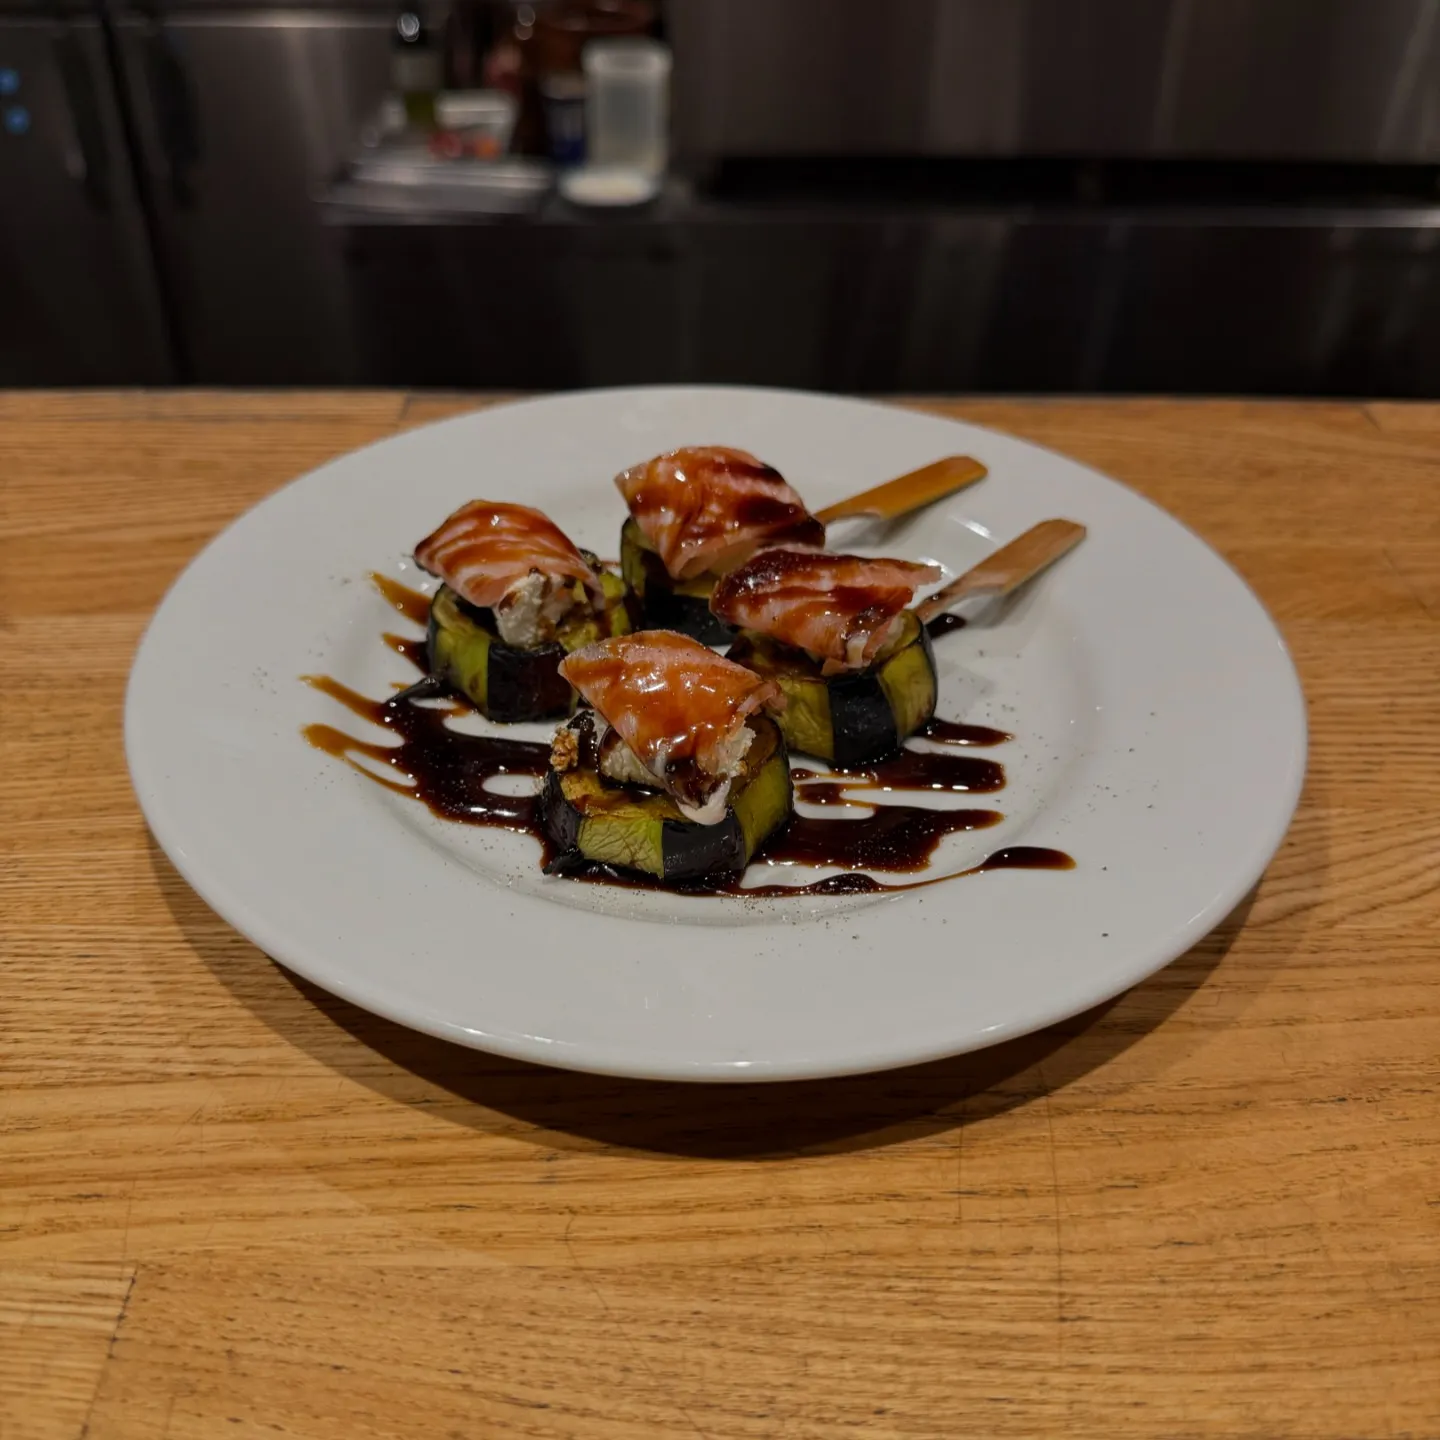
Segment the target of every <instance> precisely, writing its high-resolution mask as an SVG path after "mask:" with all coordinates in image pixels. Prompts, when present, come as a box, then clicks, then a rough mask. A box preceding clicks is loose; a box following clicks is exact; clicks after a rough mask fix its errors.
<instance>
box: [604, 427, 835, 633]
mask: <svg viewBox="0 0 1440 1440" xmlns="http://www.w3.org/2000/svg"><path fill="white" fill-rule="evenodd" d="M615 484H616V485H617V486H618V487H619V490H620V493H621V494H622V495H623V496H624V497H625V503H626V504H627V505H628V506H629V507H630V518H629V519H628V520H627V521H626V522H625V526H624V528H623V529H622V530H621V532H620V569H621V574H622V575H623V576H624V577H625V582H626V584H628V585H629V587H630V589H631V591H632V593H633V594H634V595H635V597H636V600H637V602H638V603H639V605H640V607H641V611H642V614H643V617H644V623H645V624H646V625H648V626H655V627H664V628H669V629H673V630H678V631H680V632H682V633H683V634H686V635H690V636H692V637H693V638H694V639H697V640H701V641H703V642H704V643H706V644H708V645H723V644H725V643H726V642H727V641H728V640H729V639H730V638H731V634H732V632H731V630H730V628H729V626H727V625H725V624H724V623H723V622H722V621H721V620H720V619H718V618H717V617H716V616H715V615H714V614H712V612H711V610H710V605H709V601H710V592H711V591H712V590H713V589H714V587H715V582H716V580H717V579H718V578H719V577H720V576H721V575H723V574H724V573H726V571H728V570H732V569H734V567H735V566H737V565H739V564H741V563H742V562H743V561H745V560H748V559H749V558H750V556H751V555H753V554H754V553H755V551H756V550H757V548H759V547H760V546H762V545H769V544H776V543H779V542H782V541H783V542H785V543H787V544H790V545H802V546H803V545H814V546H817V547H818V546H822V545H824V543H825V527H824V526H823V525H822V524H821V523H820V521H818V520H817V519H815V517H814V516H813V515H811V514H810V512H809V511H808V510H807V509H806V507H805V502H804V501H803V500H802V499H801V498H800V496H799V495H798V494H797V493H796V492H795V491H794V490H793V489H792V488H791V487H790V486H789V485H788V484H786V482H785V480H784V478H783V477H782V476H781V474H780V472H779V471H778V470H776V469H774V468H773V467H772V466H769V465H766V464H764V463H763V462H762V461H760V460H757V459H756V458H755V456H753V455H751V454H749V453H747V452H746V451H744V450H732V449H729V448H727V447H724V446H718V445H690V446H685V447H684V448H682V449H679V450H671V451H669V452H668V453H667V454H664V455H657V456H656V457H655V458H654V459H652V460H647V461H645V462H644V463H643V464H641V465H635V466H632V467H631V468H630V469H628V470H625V471H622V472H621V473H620V474H619V475H617V476H616V477H615Z"/></svg>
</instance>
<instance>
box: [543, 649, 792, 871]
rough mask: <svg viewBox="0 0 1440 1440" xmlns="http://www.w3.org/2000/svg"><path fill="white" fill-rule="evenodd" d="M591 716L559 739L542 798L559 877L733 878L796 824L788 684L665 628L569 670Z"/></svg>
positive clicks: (582, 654)
mask: <svg viewBox="0 0 1440 1440" xmlns="http://www.w3.org/2000/svg"><path fill="white" fill-rule="evenodd" d="M560 672H561V674H562V675H563V676H564V677H565V678H566V680H567V681H568V682H569V683H570V684H572V685H573V686H574V687H575V688H576V690H578V691H579V692H580V694H581V695H582V696H583V697H584V699H585V700H587V701H588V702H589V704H590V705H591V706H592V707H593V710H582V711H581V712H580V713H579V714H578V715H576V716H575V718H574V719H573V720H571V721H570V722H569V723H568V724H567V725H565V726H563V727H562V728H561V729H560V731H559V732H558V733H557V735H556V737H555V743H554V747H553V749H552V751H551V762H550V770H549V773H548V774H547V775H546V778H545V783H544V788H543V789H542V792H541V797H540V813H541V821H542V824H543V826H544V828H545V831H546V834H547V835H548V836H549V838H550V840H551V842H552V843H553V844H554V846H555V847H556V850H557V852H558V853H557V857H556V860H555V861H554V862H553V863H552V865H551V867H550V868H551V869H552V870H555V871H565V870H577V869H583V868H585V867H587V866H591V865H606V866H615V867H619V868H622V869H629V870H639V871H643V872H645V873H646V874H649V875H653V876H656V877H658V878H660V879H663V880H667V881H672V880H684V879H692V878H694V879H698V878H700V877H704V876H713V875H720V874H727V873H738V872H739V871H741V870H743V869H744V868H745V866H746V865H747V864H748V863H749V860H750V858H751V856H752V855H754V853H755V851H756V850H757V849H758V848H759V846H760V845H761V844H762V843H763V842H764V841H765V840H766V839H767V838H768V837H769V836H770V835H771V834H772V833H773V832H774V831H776V830H777V829H779V828H780V827H781V826H783V825H784V824H785V823H786V822H787V821H788V820H789V818H790V815H791V813H792V810H793V797H792V788H791V782H790V766H789V760H788V757H787V755H786V750H785V742H784V740H783V738H782V736H781V733H780V731H779V729H778V727H777V726H776V724H775V721H774V720H773V719H772V718H771V715H772V713H773V712H774V711H776V710H779V709H782V708H783V707H784V704H785V697H784V695H783V694H782V692H781V690H780V688H779V687H778V686H777V685H775V684H774V683H772V682H771V681H769V680H766V679H764V678H762V677H760V676H758V675H756V674H755V673H754V672H753V671H751V670H747V669H746V668H744V667H743V666H741V665H736V664H734V663H733V662H731V661H729V660H726V659H724V658H722V657H721V656H719V655H716V654H715V653H714V652H713V651H711V650H707V649H706V648H705V646H703V645H701V644H700V643H699V642H698V641H696V640H692V639H690V638H689V637H687V636H684V635H680V634H676V633H675V632H673V631H666V630H648V631H641V632H639V633H638V634H634V635H629V636H623V637H620V638H617V639H611V640H602V641H599V642H598V643H596V644H593V645H588V646H586V647H585V648H584V649H583V650H577V651H576V652H575V653H574V654H573V655H570V656H568V657H567V658H566V659H565V660H564V661H562V662H561V665H560Z"/></svg>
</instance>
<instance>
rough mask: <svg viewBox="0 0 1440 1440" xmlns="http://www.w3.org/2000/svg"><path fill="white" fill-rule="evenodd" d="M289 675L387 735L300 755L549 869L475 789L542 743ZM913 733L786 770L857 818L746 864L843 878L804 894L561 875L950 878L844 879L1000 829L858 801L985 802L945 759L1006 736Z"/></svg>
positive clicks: (974, 773)
mask: <svg viewBox="0 0 1440 1440" xmlns="http://www.w3.org/2000/svg"><path fill="white" fill-rule="evenodd" d="M371 578H372V579H373V581H374V583H375V586H376V588H377V589H378V590H379V591H380V593H381V594H382V595H383V596H384V597H385V599H386V600H388V601H389V602H390V603H391V604H392V605H393V606H394V607H395V608H396V609H397V610H398V611H400V613H401V614H403V615H405V616H406V617H407V618H408V619H411V620H414V621H415V622H416V623H418V624H424V623H425V621H426V618H427V616H428V613H429V599H428V598H427V597H426V596H424V595H422V594H420V593H419V592H418V591H415V590H411V589H410V588H409V587H407V586H405V585H402V584H400V583H399V582H397V581H395V580H392V579H390V578H389V577H388V576H382V575H379V574H375V575H373V576H372V577H371ZM952 619H955V617H952V616H948V615H942V616H939V617H938V618H937V620H935V621H932V622H931V625H930V629H931V633H932V634H936V633H945V632H946V631H948V630H952V629H957V628H959V625H962V624H963V623H964V622H963V621H957V622H956V623H955V624H951V625H944V626H941V627H940V629H939V630H938V631H937V629H936V626H937V625H938V624H939V622H940V621H948V620H952ZM384 640H385V643H386V644H387V645H389V646H390V648H391V649H392V650H395V651H396V652H397V653H399V654H401V655H403V656H405V658H406V659H407V660H409V661H410V662H411V663H413V664H414V665H415V666H416V667H417V668H418V669H420V670H421V671H422V672H423V671H424V670H425V668H426V659H425V644H424V641H423V640H416V639H407V638H406V637H404V636H400V635H392V634H388V633H387V634H386V635H385V636H384ZM302 678H303V679H304V680H305V681H306V683H308V684H310V685H312V686H314V687H315V689H317V690H319V691H320V692H321V693H322V694H325V695H328V696H330V698H331V699H333V700H336V701H338V702H339V703H340V704H341V705H344V706H345V707H346V709H348V710H350V711H351V713H353V714H355V715H358V716H359V717H360V718H362V719H364V720H367V721H369V722H370V723H372V724H374V725H377V726H379V727H381V728H382V729H384V730H386V731H388V732H389V735H390V736H391V737H392V743H385V742H382V741H367V740H360V739H357V738H356V737H355V736H353V735H348V734H346V733H345V732H344V731H342V730H339V729H336V728H335V727H334V726H332V725H325V724H313V725H307V726H306V727H305V729H304V732H303V733H304V736H305V739H306V740H307V741H309V743H310V744H311V745H313V746H315V747H316V748H317V749H319V750H323V751H324V752H325V753H326V754H329V755H333V756H335V757H337V758H338V759H341V760H343V761H345V762H346V763H347V764H349V765H351V766H353V767H354V768H355V769H357V770H358V771H359V772H360V773H361V774H362V775H364V776H366V778H367V779H369V780H371V781H373V782H374V783H375V784H377V785H382V786H384V787H385V788H387V789H389V790H393V791H395V792H396V793H397V794H401V795H405V796H408V797H411V798H413V799H416V800H419V801H421V802H422V803H423V804H425V805H427V806H428V807H429V808H430V810H431V811H433V812H434V813H435V814H436V815H438V816H440V817H441V818H442V819H445V820H451V821H457V822H459V823H461V824H466V825H480V826H490V827H493V828H498V829H504V830H512V831H516V832H519V833H521V834H526V835H533V836H534V837H535V838H536V839H537V840H539V841H540V844H541V847H542V849H543V850H544V851H545V854H544V856H543V859H544V860H545V861H548V860H549V859H550V858H552V857H551V856H550V854H549V850H550V845H549V842H548V841H547V840H546V838H545V836H544V833H543V830H542V827H541V825H540V817H539V814H538V801H537V797H536V796H534V795H505V794H502V793H500V792H499V791H497V790H494V789H491V788H490V786H489V785H488V784H487V781H489V780H491V779H492V778H494V777H496V776H500V775H524V776H532V777H535V778H536V779H539V778H540V777H542V776H543V775H544V774H545V772H546V769H547V767H548V765H549V758H550V747H549V746H548V745H547V744H541V743H537V742H535V741H528V740H512V739H508V738H505V737H499V736H494V735H466V734H462V733H461V732H459V731H457V730H454V729H452V728H451V727H450V726H449V725H448V724H447V723H446V722H447V720H449V719H452V718H454V717H456V716H457V715H461V714H464V713H465V712H466V709H467V707H466V706H464V705H463V704H459V703H455V702H454V701H453V697H451V700H452V703H451V704H449V705H445V704H443V703H442V704H439V705H437V704H435V703H434V702H436V701H443V700H444V699H446V698H447V697H448V696H449V692H448V691H447V690H446V689H445V687H444V686H443V685H442V684H441V682H439V681H438V680H434V679H431V678H429V677H427V678H425V679H422V680H420V681H418V682H417V683H416V684H414V685H412V686H410V687H409V688H408V689H405V690H402V691H401V692H400V693H399V694H397V695H393V696H391V697H390V698H388V699H385V700H371V699H369V698H368V697H366V696H364V695H360V694H358V693H357V692H355V691H354V690H352V689H350V688H349V687H348V686H346V685H342V684H341V683H340V682H339V681H337V680H334V679H332V678H330V677H329V676H322V675H307V676H304V677H302ZM917 733H918V734H919V735H921V736H923V737H924V738H926V739H928V740H931V741H934V742H937V743H939V744H940V745H941V746H943V747H945V748H942V749H940V750H914V749H906V750H903V751H901V753H900V754H898V755H895V756H892V757H891V758H890V759H888V760H882V761H879V762H877V763H876V764H873V765H869V766H866V767H865V768H863V769H859V770H853V771H823V772H821V771H815V770H810V769H806V768H803V767H798V766H797V767H796V768H795V769H794V770H793V772H792V774H793V778H794V780H795V786H796V796H797V798H798V799H800V800H802V801H804V802H806V803H807V804H811V805H816V806H824V807H827V808H828V807H834V808H841V809H844V808H857V809H862V810H864V811H865V813H864V814H862V815H859V816H854V817H849V816H846V817H840V816H836V817H834V818H831V817H830V816H807V815H799V814H797V815H795V816H794V817H793V818H792V819H791V821H790V823H789V824H788V825H787V826H786V827H785V829H784V830H783V831H781V832H780V834H779V835H777V836H775V837H772V839H771V840H769V841H768V842H767V843H766V844H765V845H764V846H763V847H762V848H761V850H760V851H759V853H758V854H757V855H756V857H755V860H754V862H752V863H753V864H755V865H762V866H788V865H805V866H839V867H844V869H845V870H846V872H847V873H844V874H840V875H832V876H829V877H827V878H826V879H823V880H816V881H813V882H812V883H810V884H806V885H784V884H760V885H753V884H752V885H743V884H742V883H741V880H742V877H741V876H738V875H734V876H721V877H716V878H714V879H704V880H699V881H685V882H681V883H679V884H676V883H673V882H671V883H666V884H662V883H661V882H660V881H658V880H656V879H654V878H652V877H650V876H647V875H639V874H635V873H633V872H628V871H619V870H616V869H613V868H612V867H609V866H601V865H597V866H594V867H592V868H591V869H589V870H587V871H584V872H581V873H580V874H578V875H571V876H569V877H567V878H570V879H574V880H579V881H581V882H582V883H585V882H589V883H602V884H608V885H620V886H625V887H627V888H632V889H654V890H672V891H678V892H679V893H681V894H686V895H745V896H756V897H758V896H794V895H856V894H869V893H874V892H880V891H888V890H907V889H912V888H915V887H916V886H918V885H931V884H935V883H936V882H937V881H939V880H942V879H950V878H953V877H952V876H948V875H947V876H933V877H931V878H929V879H919V880H909V881H905V882H903V883H900V884H888V883H886V882H884V881H881V880H877V879H875V878H874V877H873V876H871V875H867V874H861V873H856V872H859V871H862V870H878V871H881V872H882V873H892V874H897V875H898V874H916V873H917V872H920V871H923V870H924V868H925V866H926V865H927V864H928V863H929V861H930V858H931V856H932V855H933V853H934V851H935V849H936V847H937V846H938V845H939V843H940V841H941V839H942V838H943V837H944V836H946V835H951V834H956V833H959V832H964V831H970V830H980V829H985V828H988V827H989V826H992V825H996V824H998V823H999V822H1000V820H1001V819H1003V816H1002V815H1001V814H1000V813H999V812H998V811H995V810H989V809H970V808H953V809H951V808H932V807H929V806H918V805H903V804H884V803H880V804H871V803H870V802H869V801H868V800H867V799H865V798H864V797H865V792H866V791H871V790H874V791H881V792H888V791H897V790H929V791H947V792H952V793H993V792H995V791H997V790H999V789H1001V788H1002V787H1003V786H1004V783H1005V772H1004V769H1003V767H1002V766H1001V765H999V764H998V763H997V762H995V761H992V760H986V759H983V758H981V757H979V756H971V755H957V754H954V753H949V751H950V750H951V748H952V747H953V748H956V749H963V748H972V747H980V746H991V745H999V744H1002V743H1003V742H1004V741H1006V740H1009V739H1010V738H1011V737H1010V736H1009V735H1007V734H1006V733H1005V732H1004V731H1003V730H994V729H991V728H990V727H988V726H984V725H965V724H960V723H958V722H956V721H949V720H932V721H930V722H929V724H927V725H926V726H925V727H924V728H923V729H922V730H920V731H919V732H917ZM365 762H368V763H365ZM392 777H393V778H392ZM846 792H850V793H849V794H847V793H846ZM1074 863H1075V862H1074V861H1073V860H1072V859H1071V858H1070V857H1069V856H1068V855H1065V854H1063V853H1062V852H1060V851H1058V850H1047V849H1041V848H1038V847H1034V846H1028V845H1016V846H1010V847H1008V848H1006V849H1003V850H997V851H996V852H995V853H994V854H993V855H991V856H990V857H989V858H988V859H986V860H984V861H982V862H981V863H980V864H979V865H977V866H974V867H973V868H972V869H971V870H967V871H963V872H961V873H962V874H967V875H971V874H977V873H979V872H981V871H986V870H1001V869H1043V870H1066V869H1070V868H1072V867H1073V865H1074Z"/></svg>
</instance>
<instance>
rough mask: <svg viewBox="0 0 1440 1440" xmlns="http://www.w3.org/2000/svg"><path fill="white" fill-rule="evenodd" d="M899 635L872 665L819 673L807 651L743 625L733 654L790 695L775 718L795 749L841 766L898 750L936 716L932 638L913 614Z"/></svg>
mask: <svg viewBox="0 0 1440 1440" xmlns="http://www.w3.org/2000/svg"><path fill="white" fill-rule="evenodd" d="M902 618H903V623H902V626H901V629H900V632H899V633H898V634H897V635H896V637H895V638H894V639H893V640H892V641H890V642H889V644H887V645H886V646H885V648H884V649H883V650H881V652H880V653H879V655H877V656H876V658H875V661H874V663H873V664H872V665H870V666H869V667H868V668H867V669H865V670H861V671H859V672H858V673H855V674H846V675H831V676H828V677H827V676H825V675H822V674H821V671H820V665H819V663H818V662H817V661H815V660H812V659H811V658H810V656H808V655H807V654H805V652H804V651H803V650H796V649H795V648H793V647H792V646H789V645H784V644H781V643H780V642H779V641H778V640H773V639H771V638H770V636H768V635H761V634H759V633H758V632H756V631H754V630H742V631H741V632H740V634H739V635H738V637H737V638H736V640H735V643H734V644H733V645H732V646H731V647H730V653H729V658H730V659H731V660H734V661H735V662H736V663H737V664H740V665H746V666H749V668H750V669H752V670H754V671H755V673H756V674H757V675H764V676H765V677H766V678H767V679H771V680H774V681H775V682H776V684H778V685H779V686H780V688H781V689H782V690H783V691H784V692H785V700H786V705H785V709H784V710H783V711H781V712H780V714H779V716H778V717H777V719H778V722H779V725H780V729H781V731H782V733H783V734H784V736H785V741H786V743H787V744H788V745H789V747H790V748H791V749H792V750H795V751H798V752H802V753H804V754H806V755H814V756H817V757H818V758H819V759H821V760H827V761H829V762H830V763H831V764H832V765H835V766H838V767H839V768H840V769H842V770H843V769H846V768H849V767H853V766H858V765H868V764H870V763H871V762H873V761H875V760H881V759H884V757H885V756H887V755H893V754H894V753H895V752H896V751H897V750H898V749H899V748H900V744H901V742H902V741H903V740H904V739H905V737H906V736H907V735H913V734H914V733H915V732H916V731H917V730H918V729H919V728H920V727H921V726H922V725H924V724H925V722H926V721H927V720H929V719H930V717H931V716H932V715H933V714H934V713H935V697H936V691H937V688H938V687H937V682H936V678H935V654H934V651H933V650H932V649H931V648H930V637H929V635H928V634H927V633H926V631H925V627H924V626H923V625H922V624H921V623H920V621H919V620H918V619H917V618H916V616H915V613H914V612H913V611H911V610H907V611H905V612H904V615H903V617H902Z"/></svg>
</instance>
